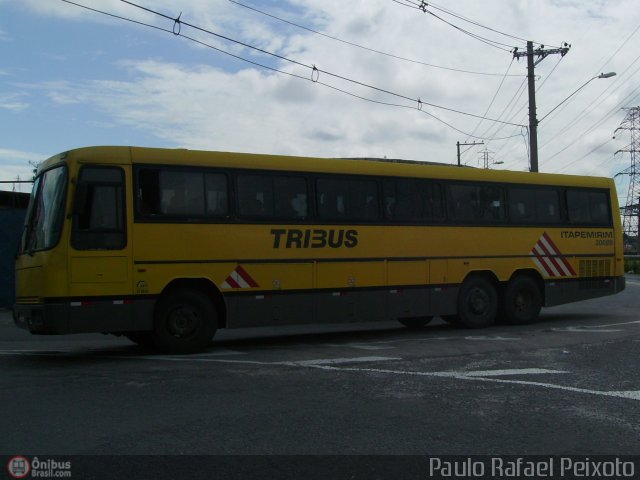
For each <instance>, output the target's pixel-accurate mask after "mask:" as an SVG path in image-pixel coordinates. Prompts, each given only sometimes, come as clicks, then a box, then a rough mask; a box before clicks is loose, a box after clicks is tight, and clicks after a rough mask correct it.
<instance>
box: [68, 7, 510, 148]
mask: <svg viewBox="0 0 640 480" xmlns="http://www.w3.org/2000/svg"><path fill="white" fill-rule="evenodd" d="M61 1H63V2H65V3H68V4H71V5H74V6H77V7H80V8H84V9H86V10H89V11H92V12H95V13H100V14H103V15H106V16H109V17H113V18H116V19H119V20H124V21H127V22H131V23H134V24H137V25H141V26H144V27H149V28H153V29H155V30H158V31H161V32H164V33H171V34H172V35H175V36H180V37H182V38H184V39H186V40H189V41H192V42H194V43H197V44H199V45H201V46H204V47H207V48H211V49H213V50H215V51H217V52H219V53H223V54H225V55H228V56H230V57H233V58H235V59H238V60H241V61H243V62H247V63H250V64H252V65H255V66H258V67H260V68H264V69H267V70H270V71H273V72H277V73H281V74H284V75H288V76H291V77H295V78H298V79H301V80H305V81H309V78H308V77H305V76H302V75H298V74H295V73H292V72H287V71H285V70H281V69H277V68H274V67H270V66H268V65H264V64H262V63H259V62H256V61H253V60H249V59H246V58H244V57H241V56H239V55H236V54H233V53H230V52H227V51H225V50H223V49H220V48H218V47H215V46H213V45H211V44H208V43H206V42H203V41H201V40H198V39H196V38H193V37H190V36H188V35H185V34H183V33H182V32H179V33H176V31H175V29H172V30H169V29H166V28H162V27H158V26H156V25H151V24H148V23H145V22H141V21H138V20H133V19H130V18H126V17H122V16H120V15H115V14H112V13H109V12H105V11H102V10H98V9H95V8H91V7H87V6H86V5H82V4H79V3H76V2H73V1H71V0H61ZM123 1H124V0H123ZM126 3H129V2H126ZM171 20H174V19H171ZM312 81H313V83H316V84H318V85H321V86H323V87H326V88H329V89H332V90H334V91H337V92H340V93H343V94H346V95H349V96H351V97H354V98H358V99H361V100H365V101H367V102H371V103H375V104H378V105H386V106H391V107H398V108H404V109H412V110H417V111H419V112H421V113H423V114H426V115H428V116H429V117H431V118H433V119H435V120H437V121H438V122H440V123H442V124H444V125H446V126H447V127H449V128H452V129H453V130H456V131H457V132H459V133H461V134H463V135H468V136H471V137H473V138H479V139H482V138H481V137H477V136H474V135H470V134H469V133H467V132H464V131H462V130H460V129H458V128H457V127H455V126H453V125H452V124H451V123H449V122H447V121H445V120H442V119H441V118H439V117H437V116H436V115H433V114H432V113H430V112H427V111H425V110H423V107H422V105H423V104H425V105H430V104H428V103H426V102H421V101H420V100H419V99H418V104H417V105H402V104H397V103H391V102H383V101H380V100H375V99H371V98H367V97H364V96H362V95H357V94H355V93H353V92H349V91H347V90H344V89H341V88H339V87H336V86H335V85H331V84H328V83H325V82H322V81H320V80H319V79H316V80H312ZM407 98H408V97H407ZM410 100H412V101H413V99H410ZM438 108H445V109H446V107H438ZM452 111H454V112H457V111H455V110H452ZM469 115H472V114H469ZM507 138H510V137H504V138H502V139H507ZM502 139H495V140H502Z"/></svg>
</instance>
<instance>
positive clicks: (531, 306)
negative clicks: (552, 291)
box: [502, 275, 542, 325]
mask: <svg viewBox="0 0 640 480" xmlns="http://www.w3.org/2000/svg"><path fill="white" fill-rule="evenodd" d="M541 308H542V294H541V293H540V287H539V286H538V283H537V282H536V281H535V280H534V279H533V278H531V277H529V276H526V275H520V276H518V277H515V278H513V279H512V280H511V281H509V284H508V285H507V289H506V290H505V292H504V302H503V305H502V310H503V316H504V317H505V320H506V321H507V323H510V324H512V325H523V324H525V323H531V322H534V321H536V320H537V319H538V315H539V314H540V309H541Z"/></svg>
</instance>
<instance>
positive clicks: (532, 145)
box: [513, 41, 571, 172]
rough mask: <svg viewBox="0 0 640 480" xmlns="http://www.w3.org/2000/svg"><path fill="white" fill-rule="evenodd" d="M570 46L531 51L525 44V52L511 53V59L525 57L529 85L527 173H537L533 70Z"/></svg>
mask: <svg viewBox="0 0 640 480" xmlns="http://www.w3.org/2000/svg"><path fill="white" fill-rule="evenodd" d="M570 48H571V45H569V44H568V43H566V42H565V44H564V46H563V47H562V48H548V49H546V50H545V48H544V45H540V47H539V48H537V49H535V50H534V49H533V42H531V41H528V42H527V51H526V52H518V49H517V48H516V49H515V50H514V51H513V57H514V58H517V59H520V58H521V57H527V81H528V84H529V155H530V157H531V161H530V163H529V171H530V172H537V171H538V119H537V118H536V77H535V68H536V65H538V64H539V63H540V62H541V61H542V60H544V59H545V58H546V57H547V56H548V55H556V54H560V55H561V56H563V57H564V56H565V55H566V54H567V52H568V51H569V49H570ZM534 55H535V56H537V57H538V60H536V61H535V62H534V61H533V57H534Z"/></svg>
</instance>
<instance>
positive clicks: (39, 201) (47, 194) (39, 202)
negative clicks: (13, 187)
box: [20, 165, 67, 253]
mask: <svg viewBox="0 0 640 480" xmlns="http://www.w3.org/2000/svg"><path fill="white" fill-rule="evenodd" d="M66 186H67V169H66V167H65V166H64V165H63V166H60V167H56V168H52V169H51V170H47V171H46V172H44V173H42V174H41V175H40V176H38V178H36V180H35V182H34V184H33V191H32V192H31V200H30V201H29V209H28V210H27V217H26V223H25V228H24V233H23V235H22V242H21V245H20V253H25V252H28V253H31V252H34V251H38V250H48V249H50V248H53V247H54V246H55V245H56V244H57V243H58V240H59V238H60V231H61V230H62V223H63V219H64V199H65V192H66V190H67V189H66Z"/></svg>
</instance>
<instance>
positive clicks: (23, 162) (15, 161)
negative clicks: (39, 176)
mask: <svg viewBox="0 0 640 480" xmlns="http://www.w3.org/2000/svg"><path fill="white" fill-rule="evenodd" d="M47 157H49V155H43V154H39V153H34V152H25V151H20V150H11V149H6V148H0V181H2V182H12V181H14V180H30V179H31V178H32V177H33V166H32V165H31V164H30V162H31V163H32V164H38V163H39V162H41V161H42V160H44V159H46V158H47ZM14 189H15V190H16V191H19V192H29V191H31V184H17V183H16V184H14V183H0V190H14Z"/></svg>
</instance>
